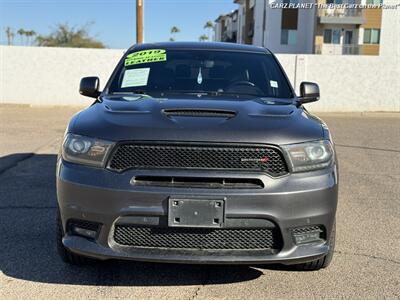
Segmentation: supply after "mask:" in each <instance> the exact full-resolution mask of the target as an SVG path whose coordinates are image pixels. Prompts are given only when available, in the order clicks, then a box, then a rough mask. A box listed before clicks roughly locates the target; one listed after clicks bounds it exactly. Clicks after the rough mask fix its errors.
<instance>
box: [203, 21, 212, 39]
mask: <svg viewBox="0 0 400 300" xmlns="http://www.w3.org/2000/svg"><path fill="white" fill-rule="evenodd" d="M203 28H204V29H206V30H207V31H208V40H211V31H212V30H213V29H214V23H213V22H212V21H207V22H206V24H205V25H204V27H203Z"/></svg>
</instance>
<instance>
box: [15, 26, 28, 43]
mask: <svg viewBox="0 0 400 300" xmlns="http://www.w3.org/2000/svg"><path fill="white" fill-rule="evenodd" d="M25 32H26V31H25V29H23V28H20V29H18V31H17V34H18V35H19V36H20V37H21V45H23V44H24V35H25Z"/></svg>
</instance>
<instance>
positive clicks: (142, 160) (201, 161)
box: [109, 143, 288, 176]
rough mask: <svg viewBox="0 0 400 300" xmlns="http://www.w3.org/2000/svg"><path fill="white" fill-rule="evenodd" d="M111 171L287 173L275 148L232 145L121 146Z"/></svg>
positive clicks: (112, 159)
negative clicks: (157, 170)
mask: <svg viewBox="0 0 400 300" xmlns="http://www.w3.org/2000/svg"><path fill="white" fill-rule="evenodd" d="M109 168H110V169H111V170H115V171H118V172H122V171H124V170H127V169H130V168H137V169H140V168H163V169H164V168H171V169H203V170H237V171H261V172H265V173H268V174H270V175H272V176H281V175H284V174H286V173H287V172H288V169H287V166H286V163H285V160H284V158H283V156H282V153H281V152H280V151H279V150H278V149H276V148H272V147H257V146H254V147H250V146H248V147H238V146H230V145H228V146H220V145H218V146H211V145H210V146H203V145H182V144H169V145H168V144H167V145H159V144H140V143H139V144H138V143H136V144H135V143H127V144H121V145H119V146H118V147H117V149H116V151H114V153H113V155H112V157H111V160H110V163H109Z"/></svg>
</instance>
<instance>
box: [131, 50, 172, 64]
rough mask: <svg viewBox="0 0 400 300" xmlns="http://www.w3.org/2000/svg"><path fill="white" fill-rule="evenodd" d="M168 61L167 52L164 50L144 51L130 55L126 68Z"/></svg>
mask: <svg viewBox="0 0 400 300" xmlns="http://www.w3.org/2000/svg"><path fill="white" fill-rule="evenodd" d="M160 61H167V52H166V51H165V50H164V49H151V50H143V51H138V52H134V53H131V54H128V56H127V57H126V58H125V66H132V65H138V64H146V63H153V62H160Z"/></svg>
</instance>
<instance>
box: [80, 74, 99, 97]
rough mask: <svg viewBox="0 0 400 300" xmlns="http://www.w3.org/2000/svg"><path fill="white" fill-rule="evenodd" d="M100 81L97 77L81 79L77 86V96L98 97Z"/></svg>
mask: <svg viewBox="0 0 400 300" xmlns="http://www.w3.org/2000/svg"><path fill="white" fill-rule="evenodd" d="M99 87H100V79H99V77H94V76H93V77H83V78H82V79H81V84H80V85H79V94H81V95H83V96H87V97H91V98H97V97H98V96H100V91H99Z"/></svg>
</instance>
